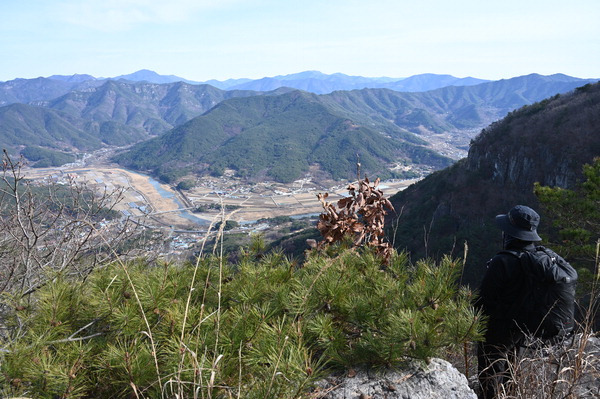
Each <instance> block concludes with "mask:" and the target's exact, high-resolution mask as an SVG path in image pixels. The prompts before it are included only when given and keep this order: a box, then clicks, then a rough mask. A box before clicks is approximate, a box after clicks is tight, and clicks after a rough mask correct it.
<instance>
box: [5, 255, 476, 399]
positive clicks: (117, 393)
mask: <svg viewBox="0 0 600 399" xmlns="http://www.w3.org/2000/svg"><path fill="white" fill-rule="evenodd" d="M460 267H461V266H460V263H459V262H456V261H453V260H452V259H450V258H445V259H443V260H442V261H441V262H439V263H438V264H434V263H433V262H431V261H420V262H417V263H416V264H412V263H411V262H409V260H408V257H407V255H406V254H404V253H401V254H396V253H393V254H392V257H391V259H390V261H389V263H388V264H387V265H385V266H384V265H383V264H382V262H381V258H380V257H378V256H377V254H376V253H375V252H374V251H373V250H363V249H345V248H344V247H343V246H333V247H330V248H328V249H327V253H325V251H319V252H317V251H314V252H313V253H311V254H310V255H309V256H308V258H307V260H306V261H305V262H304V263H303V264H301V265H298V264H296V263H294V262H291V261H290V260H289V259H287V258H286V257H285V256H283V255H282V254H281V253H278V252H273V253H269V254H266V255H264V256H262V257H256V256H253V255H252V253H251V251H248V253H246V256H245V257H244V258H243V259H241V261H240V263H239V264H237V265H230V264H225V263H224V261H223V259H220V258H217V257H209V258H202V259H200V260H199V261H198V263H197V264H162V265H149V264H148V263H147V262H145V261H138V262H132V263H128V264H119V263H116V264H114V265H112V266H110V267H107V268H104V269H101V270H96V271H94V272H93V273H92V274H91V275H90V276H88V278H87V279H86V280H85V281H73V280H69V279H67V278H58V279H56V280H55V281H53V282H51V283H50V284H48V285H46V286H44V287H42V288H41V289H40V290H39V291H37V292H36V293H34V294H32V295H33V297H32V298H31V299H30V300H29V301H28V303H27V304H26V306H24V305H23V304H22V303H20V302H19V301H20V300H19V299H15V298H18V297H11V298H8V299H6V301H8V302H10V305H11V306H12V308H13V309H15V310H14V311H13V313H12V314H11V321H12V324H10V325H11V327H12V328H11V331H12V336H11V337H10V339H6V340H5V341H6V342H4V343H3V345H2V347H3V348H4V351H2V352H1V353H0V356H1V358H0V371H1V374H0V387H1V391H0V394H1V395H2V396H3V397H6V396H9V397H10V396H19V395H21V396H27V397H36V398H57V397H59V398H84V397H94V398H131V397H138V398H160V397H179V398H200V397H202V398H217V397H224V398H228V397H238V395H239V397H244V398H294V397H301V396H302V395H304V394H305V393H306V392H307V390H308V388H309V387H310V385H311V384H312V383H313V382H314V381H315V380H316V379H317V378H319V377H322V375H323V373H325V372H326V371H328V370H331V369H335V368H345V367H350V366H352V367H355V366H358V365H364V366H379V367H388V366H398V365H401V364H402V363H403V362H405V361H407V360H409V359H420V360H423V361H426V360H427V359H428V358H430V357H433V356H436V355H439V354H440V353H442V351H444V350H446V349H447V348H449V347H456V346H462V344H463V343H464V342H466V341H470V340H473V339H478V338H479V337H480V333H481V325H480V323H479V321H478V314H476V313H475V311H474V310H473V309H472V307H471V305H470V302H471V298H470V293H469V292H468V291H467V290H465V289H460V290H459V289H458V288H457V286H456V285H455V282H456V277H457V274H458V273H459V272H460ZM11 301H12V302H11ZM8 302H7V304H8Z"/></svg>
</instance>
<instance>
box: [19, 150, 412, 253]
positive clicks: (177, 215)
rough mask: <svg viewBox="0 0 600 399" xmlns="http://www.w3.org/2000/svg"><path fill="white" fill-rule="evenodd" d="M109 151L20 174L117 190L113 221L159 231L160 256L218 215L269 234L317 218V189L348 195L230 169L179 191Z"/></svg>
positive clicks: (390, 184) (197, 235)
mask: <svg viewBox="0 0 600 399" xmlns="http://www.w3.org/2000/svg"><path fill="white" fill-rule="evenodd" d="M112 153H113V150H106V149H104V150H100V151H97V152H95V153H91V154H87V155H86V156H85V157H83V159H82V160H81V161H79V162H77V163H74V164H67V165H64V166H62V167H54V168H30V167H26V168H25V169H24V170H23V174H24V176H25V177H26V178H27V179H29V180H31V181H33V182H34V183H39V184H43V183H46V184H47V183H54V184H69V182H72V181H74V182H76V183H78V184H85V185H86V186H87V187H89V188H91V189H92V190H94V191H95V192H96V193H98V194H102V193H104V192H107V193H115V198H116V195H117V193H122V196H121V198H120V199H119V201H118V202H117V203H116V204H115V206H114V210H116V211H118V212H119V213H120V220H116V221H115V222H114V223H120V222H122V221H123V220H124V219H127V218H129V219H132V220H134V221H135V222H136V223H137V224H139V225H141V226H143V227H145V228H149V229H152V230H155V231H156V230H158V231H161V232H162V233H163V235H164V236H165V237H168V238H169V240H170V241H171V242H172V245H171V246H170V250H167V251H166V253H165V255H174V254H179V253H182V252H184V250H185V249H187V248H188V247H191V246H193V244H192V243H194V242H198V240H199V239H201V238H202V237H204V236H205V235H206V233H207V231H208V229H209V226H210V225H211V223H216V222H218V221H220V220H221V217H222V215H224V216H225V218H226V220H231V221H234V222H236V223H235V228H232V229H231V230H228V231H227V233H246V234H251V233H256V232H260V231H265V230H268V231H269V232H270V233H273V232H274V231H275V230H277V229H278V227H277V226H276V224H272V223H270V221H269V219H273V218H277V217H292V218H294V219H299V218H308V217H313V218H314V217H316V216H317V215H318V214H319V213H320V212H321V211H322V206H321V203H320V202H319V201H318V199H317V193H319V192H328V193H329V194H330V196H329V200H330V202H333V201H337V200H338V199H341V198H342V197H343V196H345V195H347V191H346V187H347V184H348V183H347V182H340V181H337V182H336V181H328V182H321V183H317V182H315V181H313V179H311V178H310V177H306V178H304V179H300V180H297V181H294V182H292V183H289V184H284V183H277V182H269V181H265V182H259V183H247V182H244V181H242V180H241V179H239V178H236V177H234V176H233V173H231V172H232V171H226V173H225V174H224V175H223V176H221V177H206V176H205V177H198V178H196V181H195V183H194V187H193V188H191V189H189V190H178V189H177V188H176V187H174V186H171V185H167V184H163V183H160V182H158V181H157V180H155V179H154V178H152V177H150V176H148V175H145V174H142V173H139V172H134V171H131V170H127V169H124V168H122V167H120V166H119V165H117V164H113V163H111V162H109V161H108V159H109V158H110V155H111V154H112ZM416 181H417V179H411V180H389V181H385V182H382V183H381V184H380V188H381V189H382V190H383V191H384V193H385V194H386V196H391V195H393V194H394V193H396V192H398V191H400V190H402V189H404V188H406V187H407V186H409V185H410V184H412V183H414V182H416ZM327 183H329V185H326V184H327ZM211 230H212V231H214V230H215V227H214V226H213V227H212V228H211Z"/></svg>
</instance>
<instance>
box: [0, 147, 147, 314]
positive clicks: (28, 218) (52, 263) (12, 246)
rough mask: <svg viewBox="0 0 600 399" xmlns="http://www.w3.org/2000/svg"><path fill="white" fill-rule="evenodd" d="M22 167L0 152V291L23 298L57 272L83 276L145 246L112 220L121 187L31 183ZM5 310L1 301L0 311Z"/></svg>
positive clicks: (128, 226)
mask: <svg viewBox="0 0 600 399" xmlns="http://www.w3.org/2000/svg"><path fill="white" fill-rule="evenodd" d="M23 166H24V162H23V159H20V160H18V161H13V160H12V159H11V157H10V156H9V155H8V154H7V152H6V151H4V156H3V160H2V176H1V178H0V292H4V293H11V294H13V298H14V297H15V296H16V297H18V298H23V297H26V296H28V295H29V294H30V293H32V292H34V291H35V290H37V289H38V288H39V287H41V286H42V285H44V284H45V283H46V282H48V281H50V280H52V279H53V278H55V277H56V276H57V275H58V274H63V275H68V276H72V277H73V278H85V277H86V276H87V275H88V274H89V273H90V272H91V271H92V270H93V269H94V268H95V267H98V266H99V265H103V264H106V263H107V262H110V261H112V260H114V258H115V256H121V255H127V254H128V253H129V251H131V250H133V249H135V248H136V247H137V248H139V247H140V246H144V244H145V242H144V241H142V240H143V239H144V238H147V236H149V235H148V234H146V233H147V232H145V231H144V229H143V227H141V226H140V224H136V223H132V221H131V220H130V219H121V218H119V217H116V216H120V214H117V212H116V211H115V210H114V207H115V205H116V204H118V203H119V201H121V200H122V198H123V189H116V190H112V191H109V190H107V189H105V190H104V191H103V192H101V193H97V192H93V191H92V190H91V189H90V188H89V187H87V186H86V185H85V184H80V183H76V182H75V181H74V179H73V178H70V177H69V176H66V184H65V183H63V184H58V183H48V184H34V183H33V182H32V181H30V180H27V179H26V178H25V176H24V175H23ZM7 308H8V306H7V304H6V302H5V301H4V300H2V301H1V302H0V312H2V311H6V310H7ZM0 316H1V314H0ZM0 319H2V317H0Z"/></svg>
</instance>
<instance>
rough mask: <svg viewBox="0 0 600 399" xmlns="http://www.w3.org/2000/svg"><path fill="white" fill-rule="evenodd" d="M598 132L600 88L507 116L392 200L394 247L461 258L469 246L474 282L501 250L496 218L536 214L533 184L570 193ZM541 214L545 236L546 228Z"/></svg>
mask: <svg viewBox="0 0 600 399" xmlns="http://www.w3.org/2000/svg"><path fill="white" fill-rule="evenodd" d="M598 126H600V84H593V85H592V84H589V85H586V86H583V87H581V88H579V89H577V90H575V91H574V92H573V93H570V94H567V95H561V96H558V95H557V96H554V97H552V98H549V99H547V100H544V101H541V102H539V103H535V104H533V105H530V106H525V107H522V108H521V109H519V110H517V111H514V112H511V113H510V114H509V115H508V116H507V117H505V118H504V119H503V120H501V121H499V122H496V123H494V124H492V125H490V126H489V127H487V128H486V129H484V130H483V131H482V132H481V134H480V135H479V136H477V138H475V139H474V140H473V142H472V143H471V147H470V150H469V156H468V158H466V159H463V160H461V161H459V162H458V163H456V164H455V165H453V166H451V167H450V168H447V169H445V170H442V171H439V172H436V173H434V174H432V175H430V176H428V177H427V178H425V179H424V180H423V181H421V182H419V183H418V184H415V185H413V186H411V187H409V188H408V189H407V190H405V191H403V192H400V193H398V194H397V195H395V196H394V197H392V199H391V201H392V202H393V204H394V206H395V207H396V209H402V215H401V216H400V217H399V219H398V220H397V228H396V227H392V226H393V225H395V223H396V221H394V220H392V219H390V220H388V224H389V226H390V231H393V232H392V233H391V234H392V235H393V236H394V240H395V244H396V246H398V247H401V248H408V249H409V250H410V251H411V252H412V253H413V254H414V256H417V257H419V256H422V255H429V256H432V255H433V256H437V255H440V254H443V253H448V252H450V251H454V253H462V250H463V242H464V241H467V242H468V245H469V258H468V261H467V271H466V274H465V276H464V278H465V281H468V282H470V283H476V282H477V281H478V280H479V278H480V277H481V275H482V273H483V268H484V266H485V260H486V259H488V258H489V257H491V256H492V255H493V254H494V253H495V252H496V251H497V250H499V248H500V243H501V241H500V232H499V230H497V228H496V227H495V224H494V216H495V215H497V214H500V213H505V212H506V211H507V210H508V209H510V208H511V207H512V206H514V205H516V204H526V205H529V206H532V207H534V208H537V207H538V201H537V198H536V197H535V196H534V194H533V184H534V182H539V183H541V184H542V185H549V186H558V187H564V188H573V187H574V186H575V185H576V184H577V183H578V182H579V181H580V180H581V179H582V166H583V164H584V163H591V162H592V160H593V158H594V157H597V156H598V155H600V136H599V135H598ZM540 213H541V216H542V223H541V231H542V233H545V234H547V233H548V231H549V228H550V221H549V220H548V218H547V217H546V215H544V214H543V212H541V211H540ZM394 232H395V234H394Z"/></svg>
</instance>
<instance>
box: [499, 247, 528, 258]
mask: <svg viewBox="0 0 600 399" xmlns="http://www.w3.org/2000/svg"><path fill="white" fill-rule="evenodd" d="M500 254H509V255H512V256H515V257H517V258H519V259H521V256H523V252H522V251H514V250H512V249H503V250H502V251H500V252H498V255H500Z"/></svg>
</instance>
